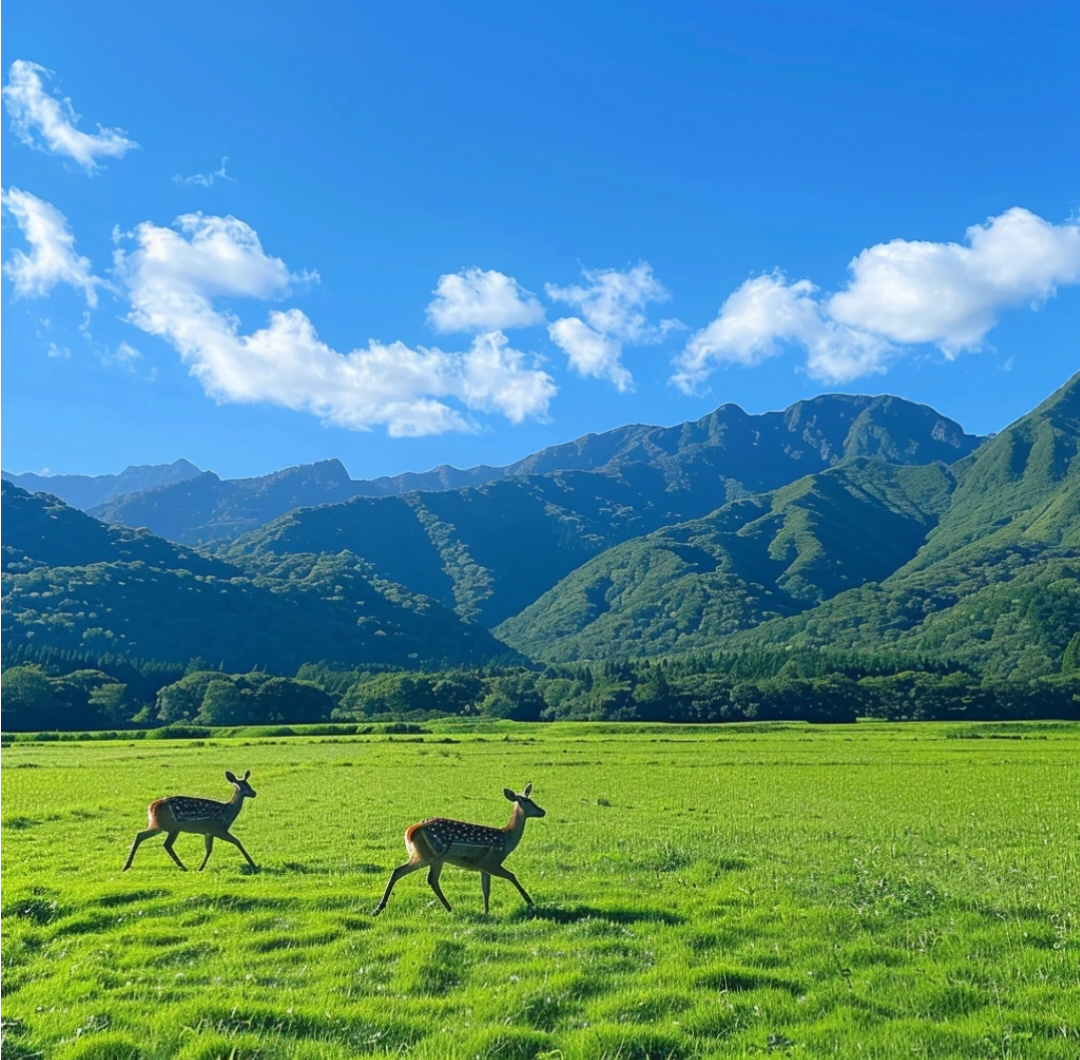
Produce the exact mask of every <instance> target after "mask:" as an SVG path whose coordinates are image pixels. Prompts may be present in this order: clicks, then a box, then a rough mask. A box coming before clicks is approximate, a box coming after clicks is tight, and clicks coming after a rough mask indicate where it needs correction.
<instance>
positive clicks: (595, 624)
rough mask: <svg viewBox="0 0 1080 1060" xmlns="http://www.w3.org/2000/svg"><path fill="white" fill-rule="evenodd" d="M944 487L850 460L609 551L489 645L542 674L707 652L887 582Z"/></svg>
mask: <svg viewBox="0 0 1080 1060" xmlns="http://www.w3.org/2000/svg"><path fill="white" fill-rule="evenodd" d="M954 488H955V479H954V478H953V476H952V475H951V474H950V473H949V471H948V470H947V468H946V467H945V465H943V464H930V465H927V466H923V467H905V466H898V465H895V464H889V463H886V462H885V461H883V460H878V459H870V458H867V457H857V458H855V459H853V460H850V461H848V462H846V463H844V464H841V465H840V466H838V467H835V468H830V469H829V470H827V471H823V472H820V473H818V474H816V475H809V476H806V477H805V478H801V479H799V480H798V481H797V482H794V483H792V484H791V485H789V486H785V487H783V488H782V489H779V490H775V491H773V492H771V493H764V494H757V495H755V496H753V497H747V498H744V499H742V500H738V501H731V502H729V503H728V504H725V505H724V506H723V507H721V508H719V509H718V510H717V511H715V512H713V513H711V514H710V515H707V516H705V517H704V518H703V519H696V520H693V521H690V522H685V523H679V524H677V525H675V526H669V527H666V528H664V529H662V530H658V531H656V532H655V533H652V534H649V535H647V536H645V537H638V538H634V539H633V540H631V541H626V542H624V543H623V544H620V545H617V546H616V547H614V548H611V549H608V550H607V551H606V552H602V553H601V554H600V555H598V556H595V557H594V558H593V559H591V560H589V561H588V562H587V563H585V564H583V565H582V566H581V567H579V568H578V569H577V570H575V571H573V572H572V573H571V574H569V575H567V576H566V577H565V578H564V579H563V580H562V581H560V582H559V583H558V584H557V585H556V586H554V587H553V588H552V589H550V590H549V591H548V592H546V593H544V595H543V596H541V597H540V598H539V599H538V600H536V601H535V602H534V603H533V604H531V605H530V606H529V607H527V608H525V609H524V610H523V611H522V612H521V613H520V614H517V615H515V616H514V617H512V618H510V619H508V620H507V621H505V622H503V623H502V624H501V625H500V626H498V627H496V629H495V633H496V635H497V636H498V637H500V638H501V639H502V640H504V641H506V643H507V644H510V645H511V646H512V647H515V648H517V649H518V650H519V651H521V652H523V653H525V654H527V655H530V656H531V657H533V658H535V659H542V660H545V661H548V662H566V661H571V660H575V659H590V658H591V659H597V658H632V657H636V656H641V655H661V654H670V653H672V652H679V651H689V650H692V649H695V648H705V647H709V646H710V645H711V644H713V643H715V642H716V641H717V640H718V639H719V638H721V637H723V636H726V635H727V634H730V633H733V632H736V631H738V630H743V629H750V628H752V627H754V626H757V625H759V624H760V623H762V622H764V621H766V620H767V619H770V618H774V617H776V616H779V615H792V614H796V613H798V612H800V611H805V610H807V609H808V608H811V607H813V606H814V605H816V604H818V603H820V602H821V601H822V600H825V599H828V598H830V597H833V596H835V595H837V594H838V593H840V592H842V591H843V590H845V589H849V588H852V587H854V586H857V585H861V584H864V583H865V582H868V581H876V580H880V579H882V578H885V577H887V576H888V575H889V574H891V573H892V572H893V571H895V570H896V569H897V567H900V566H902V565H903V564H904V563H905V562H907V561H908V560H909V559H911V557H912V556H914V555H915V553H916V552H917V551H918V549H919V546H920V545H921V544H922V543H923V541H924V540H925V539H926V534H927V531H928V530H930V529H931V528H932V527H933V526H935V525H936V523H937V521H938V519H939V517H940V515H941V513H942V512H943V511H945V510H946V509H947V507H948V504H949V498H950V495H951V494H952V491H953V489H954Z"/></svg>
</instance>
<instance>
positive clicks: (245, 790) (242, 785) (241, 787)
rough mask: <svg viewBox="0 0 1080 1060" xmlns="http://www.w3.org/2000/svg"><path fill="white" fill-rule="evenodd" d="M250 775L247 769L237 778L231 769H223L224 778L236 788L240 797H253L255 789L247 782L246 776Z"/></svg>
mask: <svg viewBox="0 0 1080 1060" xmlns="http://www.w3.org/2000/svg"><path fill="white" fill-rule="evenodd" d="M250 776H251V770H250V769H249V770H248V771H247V772H246V773H245V774H244V775H243V776H242V777H241V778H239V779H237V776H236V774H235V773H233V771H232V770H231V769H226V770H225V779H226V780H227V781H228V782H229V783H230V784H231V785H232V786H233V787H234V788H236V791H237V794H238V795H239V796H240V798H242V799H253V798H255V789H254V788H253V787H252V786H251V785H250V784H249V783H248V777H250Z"/></svg>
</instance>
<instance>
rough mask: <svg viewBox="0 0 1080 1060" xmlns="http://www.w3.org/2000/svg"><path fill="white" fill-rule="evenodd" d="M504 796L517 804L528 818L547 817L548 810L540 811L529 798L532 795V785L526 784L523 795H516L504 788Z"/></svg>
mask: <svg viewBox="0 0 1080 1060" xmlns="http://www.w3.org/2000/svg"><path fill="white" fill-rule="evenodd" d="M503 794H504V795H505V796H506V797H507V798H508V799H509V800H510V801H511V802H516V803H517V804H518V805H519V806H520V807H521V809H522V812H523V813H524V814H525V816H526V817H546V816H547V810H542V809H540V807H539V806H537V805H536V803H535V802H533V801H532V799H530V798H529V796H530V795H531V794H532V784H531V783H529V784H526V785H525V787H524V788H523V789H522V791H521V794H520V795H518V794H515V793H514V792H513V791H511V790H510V789H509V788H503Z"/></svg>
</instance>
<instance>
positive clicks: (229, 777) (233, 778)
mask: <svg viewBox="0 0 1080 1060" xmlns="http://www.w3.org/2000/svg"><path fill="white" fill-rule="evenodd" d="M225 779H226V780H227V781H228V782H229V783H230V784H235V783H236V774H235V773H233V771H232V770H231V769H226V770H225Z"/></svg>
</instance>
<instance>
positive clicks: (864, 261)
mask: <svg viewBox="0 0 1080 1060" xmlns="http://www.w3.org/2000/svg"><path fill="white" fill-rule="evenodd" d="M849 270H850V273H851V279H850V280H849V282H848V284H847V286H846V287H845V288H844V289H843V290H841V291H838V292H837V293H835V294H833V295H831V296H827V297H826V296H822V295H821V294H820V292H819V291H818V289H817V288H816V287H815V286H814V285H813V284H812V283H810V281H809V280H799V281H798V282H795V283H789V282H788V281H787V280H786V279H785V278H784V276H783V275H782V274H781V273H779V272H774V273H772V274H769V275H765V276H758V277H755V278H753V279H751V280H747V281H746V282H745V283H744V284H743V285H742V286H741V287H740V288H739V289H738V290H737V291H735V292H734V293H733V294H732V295H730V296H729V297H728V299H727V300H726V301H725V302H724V304H723V305H722V306H721V307H720V312H719V314H718V316H717V317H716V319H715V320H713V321H712V323H711V324H709V325H708V326H707V327H705V328H703V329H702V330H701V331H698V332H696V333H695V334H694V335H692V336H691V338H690V340H689V341H688V342H687V344H686V347H685V349H684V350H683V351H682V353H681V354H680V356H679V357H678V358H677V359H676V363H675V367H676V371H675V374H674V375H673V377H672V381H673V382H674V383H675V384H676V385H678V386H679V387H681V388H682V389H683V390H686V391H688V392H690V391H693V390H694V389H696V388H697V387H698V386H699V385H700V384H701V383H702V382H703V381H704V380H705V379H706V378H707V377H708V376H709V374H710V373H711V372H712V371H713V370H714V369H715V368H716V367H717V366H719V365H723V364H739V365H754V364H758V363H759V362H760V361H762V360H764V359H765V358H766V357H771V356H773V355H774V354H776V353H778V352H780V349H781V348H782V344H784V343H794V344H797V345H800V346H802V347H803V348H804V349H805V350H806V355H807V360H806V367H807V371H808V372H809V374H810V375H812V376H813V377H814V378H816V379H820V380H822V381H823V382H827V383H846V382H850V381H851V380H853V379H857V378H859V377H860V376H864V375H869V374H871V373H874V372H882V371H884V370H885V369H886V367H887V366H888V363H889V361H890V359H891V358H893V357H895V356H898V355H899V354H900V353H902V352H903V349H904V347H907V346H911V345H915V344H918V343H933V344H934V345H936V346H937V347H938V348H939V349H940V350H941V351H942V352H943V353H944V354H945V356H947V357H949V358H953V357H956V356H957V355H959V354H960V353H962V352H963V351H965V350H977V349H979V348H980V347H981V345H982V343H983V341H984V339H985V338H986V335H987V333H988V332H989V331H990V329H991V328H992V327H993V326H994V325H995V324H996V323H997V320H998V317H999V316H1000V314H1001V312H1002V311H1003V310H1005V309H1009V308H1012V307H1016V306H1023V305H1031V306H1039V305H1041V304H1042V303H1043V302H1045V301H1046V300H1047V299H1048V298H1051V297H1053V295H1054V294H1055V293H1056V291H1057V288H1058V287H1059V286H1061V285H1063V284H1070V283H1076V282H1078V281H1080V225H1077V224H1076V223H1073V222H1070V223H1066V224H1060V225H1054V224H1051V223H1050V222H1048V221H1044V220H1043V219H1042V218H1041V217H1037V216H1036V215H1035V214H1033V213H1031V212H1030V211H1028V210H1023V209H1020V208H1013V209H1011V210H1007V211H1006V212H1005V213H1003V214H1000V215H999V216H997V217H991V218H990V219H988V220H987V221H986V222H985V223H984V224H979V225H973V226H972V227H971V228H969V229H968V230H967V240H966V243H965V244H959V243H931V242H925V241H910V240H904V239H894V240H893V241H892V242H890V243H879V244H877V245H876V246H873V247H869V248H867V249H866V250H864V251H862V252H861V253H860V254H858V255H857V256H856V257H855V258H854V260H853V261H852V262H851V264H850V266H849Z"/></svg>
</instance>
